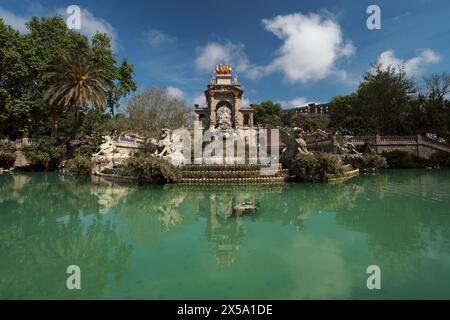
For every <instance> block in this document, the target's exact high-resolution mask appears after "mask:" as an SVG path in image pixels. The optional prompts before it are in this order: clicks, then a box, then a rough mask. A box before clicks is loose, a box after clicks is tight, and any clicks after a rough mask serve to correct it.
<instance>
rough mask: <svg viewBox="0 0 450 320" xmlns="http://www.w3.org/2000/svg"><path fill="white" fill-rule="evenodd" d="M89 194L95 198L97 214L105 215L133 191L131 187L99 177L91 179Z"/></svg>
mask: <svg viewBox="0 0 450 320" xmlns="http://www.w3.org/2000/svg"><path fill="white" fill-rule="evenodd" d="M91 182H92V184H91V194H92V195H94V196H96V197H97V199H98V204H99V207H100V209H99V212H100V213H101V214H105V213H107V212H108V210H110V209H111V208H114V207H116V206H117V205H118V204H119V203H120V201H122V200H123V199H125V198H126V197H127V195H128V194H129V193H130V192H131V191H132V190H133V188H132V187H130V186H127V185H124V183H118V182H117V181H113V180H107V179H104V178H102V177H99V176H92V177H91Z"/></svg>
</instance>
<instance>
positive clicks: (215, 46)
mask: <svg viewBox="0 0 450 320" xmlns="http://www.w3.org/2000/svg"><path fill="white" fill-rule="evenodd" d="M219 63H222V64H231V65H233V67H234V68H235V69H236V71H237V72H238V73H240V74H245V75H246V76H247V77H249V78H257V77H258V76H259V74H260V72H261V70H262V68H260V67H256V66H254V65H252V64H250V63H249V60H248V57H247V55H246V54H245V52H244V45H243V44H236V43H232V42H231V41H226V42H224V43H218V42H209V43H208V44H207V45H206V46H203V47H198V48H197V59H196V60H195V65H196V67H197V69H199V70H201V71H212V70H214V67H215V66H216V65H217V64H219Z"/></svg>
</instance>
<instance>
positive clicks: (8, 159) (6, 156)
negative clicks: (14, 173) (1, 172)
mask: <svg viewBox="0 0 450 320" xmlns="http://www.w3.org/2000/svg"><path fill="white" fill-rule="evenodd" d="M15 151H16V148H15V147H14V144H13V143H12V142H11V141H8V140H0V168H10V167H12V166H13V165H14V161H15V160H16V155H15Z"/></svg>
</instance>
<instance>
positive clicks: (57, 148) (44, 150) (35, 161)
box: [22, 137, 66, 170]
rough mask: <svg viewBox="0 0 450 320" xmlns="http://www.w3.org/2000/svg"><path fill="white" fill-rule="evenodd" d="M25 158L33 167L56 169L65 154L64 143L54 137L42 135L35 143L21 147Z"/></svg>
mask: <svg viewBox="0 0 450 320" xmlns="http://www.w3.org/2000/svg"><path fill="white" fill-rule="evenodd" d="M22 152H23V154H24V155H25V158H26V159H27V160H28V162H29V163H30V166H31V167H33V168H35V169H45V170H51V169H57V168H58V167H59V165H60V164H61V161H62V160H63V159H64V156H65V154H66V145H65V144H60V143H58V142H57V141H56V140H55V139H52V138H49V137H42V138H41V139H39V141H38V142H37V143H36V144H32V145H27V146H23V147H22Z"/></svg>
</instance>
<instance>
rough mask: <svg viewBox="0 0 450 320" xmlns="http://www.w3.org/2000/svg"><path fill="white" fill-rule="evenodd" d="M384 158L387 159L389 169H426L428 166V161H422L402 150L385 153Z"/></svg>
mask: <svg viewBox="0 0 450 320" xmlns="http://www.w3.org/2000/svg"><path fill="white" fill-rule="evenodd" d="M383 156H384V157H385V158H386V161H387V164H388V166H389V168H392V169H396V168H424V167H426V165H427V161H426V160H424V159H420V158H419V157H417V156H415V155H413V154H412V153H409V152H406V151H400V150H394V151H391V152H383Z"/></svg>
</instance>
